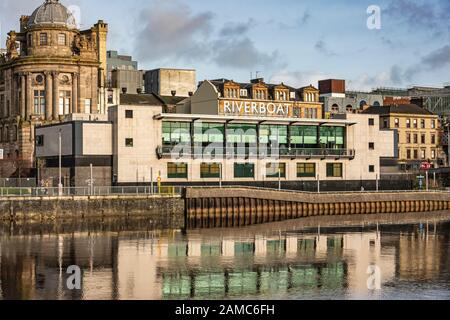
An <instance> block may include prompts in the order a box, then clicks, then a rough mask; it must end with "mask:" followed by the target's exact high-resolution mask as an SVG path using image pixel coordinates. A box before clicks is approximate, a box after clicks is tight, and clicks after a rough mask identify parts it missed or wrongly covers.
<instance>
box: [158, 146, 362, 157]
mask: <svg viewBox="0 0 450 320" xmlns="http://www.w3.org/2000/svg"><path fill="white" fill-rule="evenodd" d="M194 149H195V150H194ZM194 149H193V148H184V149H183V150H182V151H179V152H173V150H174V147H172V146H163V147H161V146H160V147H158V149H157V155H158V157H159V158H160V159H162V158H165V159H167V158H172V157H175V158H182V157H187V158H192V159H202V158H205V159H208V158H213V157H215V158H216V159H218V158H219V159H220V158H223V157H224V152H223V149H222V148H217V149H215V151H214V152H202V150H203V149H202V148H194ZM197 149H198V150H197ZM225 155H226V156H225V157H226V158H227V159H233V158H240V159H242V158H245V159H254V158H258V157H259V158H260V159H264V158H270V157H273V158H280V159H291V160H295V159H306V160H309V159H320V160H326V159H334V160H339V159H349V160H353V159H354V158H355V150H353V149H325V148H280V149H274V148H270V149H264V150H262V149H260V150H259V152H258V151H256V149H252V148H241V147H235V148H228V149H227V150H226V152H225Z"/></svg>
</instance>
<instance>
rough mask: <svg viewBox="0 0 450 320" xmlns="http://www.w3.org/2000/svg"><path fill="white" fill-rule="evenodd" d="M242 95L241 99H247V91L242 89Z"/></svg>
mask: <svg viewBox="0 0 450 320" xmlns="http://www.w3.org/2000/svg"><path fill="white" fill-rule="evenodd" d="M240 93H241V97H246V96H247V94H248V92H247V89H241V92H240Z"/></svg>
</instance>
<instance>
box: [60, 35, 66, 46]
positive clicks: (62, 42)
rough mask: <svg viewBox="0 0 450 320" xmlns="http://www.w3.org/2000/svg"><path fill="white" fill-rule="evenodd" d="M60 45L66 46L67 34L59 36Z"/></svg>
mask: <svg viewBox="0 0 450 320" xmlns="http://www.w3.org/2000/svg"><path fill="white" fill-rule="evenodd" d="M58 45H59V46H65V45H66V34H65V33H60V34H58Z"/></svg>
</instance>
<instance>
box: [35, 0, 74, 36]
mask: <svg viewBox="0 0 450 320" xmlns="http://www.w3.org/2000/svg"><path fill="white" fill-rule="evenodd" d="M36 25H60V26H64V27H67V28H70V29H76V28H77V23H76V21H75V17H74V16H73V15H72V13H71V12H70V11H69V10H68V9H67V8H66V7H65V6H63V5H62V4H61V3H59V1H58V0H46V1H45V2H44V3H43V4H42V5H41V6H40V7H38V8H37V9H36V10H34V12H33V14H32V15H31V16H30V19H29V20H28V27H32V26H36Z"/></svg>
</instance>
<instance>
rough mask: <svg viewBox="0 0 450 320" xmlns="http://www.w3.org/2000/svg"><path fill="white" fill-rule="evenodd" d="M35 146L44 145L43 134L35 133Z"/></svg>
mask: <svg viewBox="0 0 450 320" xmlns="http://www.w3.org/2000/svg"><path fill="white" fill-rule="evenodd" d="M36 146H37V147H42V146H44V136H43V135H37V136H36Z"/></svg>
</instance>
